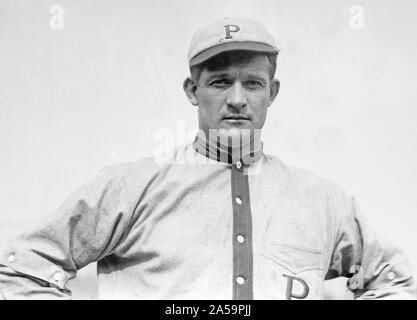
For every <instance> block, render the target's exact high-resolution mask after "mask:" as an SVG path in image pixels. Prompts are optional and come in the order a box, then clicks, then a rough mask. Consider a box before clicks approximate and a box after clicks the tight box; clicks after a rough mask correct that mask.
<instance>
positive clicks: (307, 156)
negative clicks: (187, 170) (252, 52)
mask: <svg viewBox="0 0 417 320" xmlns="http://www.w3.org/2000/svg"><path fill="white" fill-rule="evenodd" d="M53 5H59V6H61V7H62V9H63V10H64V28H63V29H52V28H51V26H50V19H51V17H52V16H53V14H50V13H49V10H50V8H51V6H53ZM358 5H359V6H361V8H362V9H363V28H360V27H361V22H360V20H359V23H358V20H352V19H353V18H354V17H353V16H354V15H355V12H357V11H351V10H354V9H355V8H357V7H354V6H358ZM352 8H353V9H352ZM416 9H417V3H416V2H415V1H414V0H408V1H407V0H400V1H398V0H397V1H394V0H367V1H348V0H338V1H334V0H317V1H311V0H310V1H309V0H303V1H301V0H286V1H282V0H269V1H265V0H259V1H249V0H246V1H242V0H236V1H232V0H229V1H220V0H210V1H208V0H206V1H201V0H199V1H196V0H186V1H185V0H179V1H169V0H157V1H155V0H152V1H139V0H131V1H110V0H107V1H103V0H100V1H98V0H96V1H76V0H71V1H70V0H66V1H46V0H44V1H42V0H38V1H35V0H24V1H23V0H19V1H16V0H13V1H11V0H0V194H1V196H0V247H1V246H3V245H4V244H5V241H6V238H8V237H9V236H11V235H13V234H15V233H16V232H17V231H20V230H23V229H24V228H26V227H28V226H30V224H31V223H32V222H33V221H34V220H40V219H42V217H44V216H45V215H46V214H49V213H51V212H52V211H53V210H54V209H55V208H57V207H58V205H59V204H60V203H61V202H62V201H63V200H64V199H65V197H66V196H67V195H68V194H69V193H70V192H71V191H72V190H74V189H75V188H76V187H78V186H79V185H80V184H82V183H84V182H86V181H87V180H88V179H90V178H91V177H93V176H94V175H95V174H97V172H98V171H99V170H100V169H101V168H103V167H104V166H106V165H112V164H117V163H122V162H127V161H133V160H135V159H139V158H141V157H144V156H149V155H152V154H153V152H154V150H155V148H156V147H157V146H158V145H160V142H159V141H157V140H155V136H156V133H157V132H158V130H161V129H170V130H173V132H174V133H175V132H176V130H177V126H178V125H179V126H185V128H186V130H187V131H191V132H192V131H193V130H194V129H195V128H196V126H197V112H196V108H195V107H193V106H191V105H190V104H189V102H188V100H187V99H186V97H185V94H184V93H183V91H182V81H183V79H184V78H185V77H186V76H187V75H188V67H187V59H186V54H187V49H188V44H189V41H190V39H191V36H192V34H193V33H194V31H195V30H196V28H198V27H200V26H201V25H204V24H206V23H209V22H212V21H214V20H219V19H222V18H224V17H227V16H240V17H246V18H252V19H255V20H259V21H262V22H263V23H264V24H265V25H266V26H267V28H268V29H269V30H270V31H271V33H272V34H273V36H274V37H275V38H276V40H277V41H278V43H279V45H280V47H281V53H280V55H279V57H278V68H277V74H276V75H277V77H278V78H279V79H280V81H281V91H280V94H279V96H278V98H277V100H276V102H275V103H274V104H273V105H272V107H271V108H270V110H269V114H268V119H267V122H266V125H265V129H264V132H263V141H264V151H265V152H266V153H269V154H274V155H276V156H278V157H279V158H281V159H282V160H283V161H284V162H286V163H287V164H290V165H293V166H297V167H301V168H305V169H308V170H310V171H312V172H314V173H316V174H318V175H320V176H324V177H327V178H329V179H331V180H333V181H335V182H337V183H339V184H340V185H342V186H344V187H346V189H347V190H349V191H350V192H351V193H353V194H355V195H357V196H358V198H359V202H360V204H361V207H362V209H363V211H364V213H365V214H366V215H367V217H368V219H369V220H370V222H371V223H372V225H373V226H374V228H375V229H377V230H378V231H379V232H380V233H381V234H383V235H385V236H386V237H387V238H388V239H390V240H391V241H393V242H395V243H396V244H397V245H398V246H400V247H401V248H402V249H403V250H404V251H405V252H406V254H407V255H408V256H409V258H410V260H411V262H412V264H413V267H414V269H415V270H417V251H416V244H417V241H416V240H417V235H416V231H415V230H416V227H417V214H416V213H417V105H416V103H417V90H416V83H417V38H416V33H417V19H416V12H417V11H416ZM355 22H356V23H355ZM358 28H359V29H358ZM177 143H181V139H180V138H178V141H177ZM91 268H92V267H90V269H89V270H90V271H88V272H92V271H91V270H93V269H91ZM93 271H94V270H93Z"/></svg>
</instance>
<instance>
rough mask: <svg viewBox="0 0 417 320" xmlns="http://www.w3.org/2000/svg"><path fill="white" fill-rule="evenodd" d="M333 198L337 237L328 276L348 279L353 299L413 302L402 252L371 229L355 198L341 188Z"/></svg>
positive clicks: (410, 279)
mask: <svg viewBox="0 0 417 320" xmlns="http://www.w3.org/2000/svg"><path fill="white" fill-rule="evenodd" d="M335 197H336V203H337V204H336V211H337V220H338V222H337V238H336V245H335V248H334V251H333V255H332V258H331V262H330V267H329V274H333V276H332V277H335V276H345V277H348V278H349V279H348V281H347V287H348V289H349V290H350V291H352V292H353V294H354V297H355V299H416V284H415V279H414V277H413V272H412V268H411V265H410V263H409V261H408V260H407V258H406V256H405V255H404V253H403V252H402V251H401V250H400V249H399V248H398V247H396V246H395V245H393V244H392V243H390V242H388V241H387V240H386V239H384V238H383V237H381V236H380V235H379V234H377V233H376V232H375V231H374V230H373V229H372V227H371V226H370V224H369V222H368V221H367V219H366V217H365V216H364V215H363V213H362V212H361V210H360V208H359V205H358V202H357V200H356V199H355V198H354V197H352V196H350V195H348V194H347V193H346V192H345V191H344V190H340V189H339V190H337V191H336V192H335Z"/></svg>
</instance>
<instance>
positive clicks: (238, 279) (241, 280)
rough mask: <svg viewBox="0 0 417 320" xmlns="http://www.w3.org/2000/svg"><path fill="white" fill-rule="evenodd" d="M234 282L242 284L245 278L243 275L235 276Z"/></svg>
mask: <svg viewBox="0 0 417 320" xmlns="http://www.w3.org/2000/svg"><path fill="white" fill-rule="evenodd" d="M236 282H237V284H240V285H242V284H244V283H245V278H243V277H237V278H236Z"/></svg>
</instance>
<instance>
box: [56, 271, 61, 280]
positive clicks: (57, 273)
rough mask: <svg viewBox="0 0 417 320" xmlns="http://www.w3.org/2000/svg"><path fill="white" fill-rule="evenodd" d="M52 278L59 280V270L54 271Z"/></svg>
mask: <svg viewBox="0 0 417 320" xmlns="http://www.w3.org/2000/svg"><path fill="white" fill-rule="evenodd" d="M54 280H55V281H59V280H61V274H60V273H59V272H55V273H54Z"/></svg>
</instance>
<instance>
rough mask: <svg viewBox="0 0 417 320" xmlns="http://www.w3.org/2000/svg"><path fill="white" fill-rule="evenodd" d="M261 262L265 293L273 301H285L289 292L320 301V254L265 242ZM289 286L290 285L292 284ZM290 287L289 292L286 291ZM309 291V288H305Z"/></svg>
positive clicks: (321, 266)
mask: <svg viewBox="0 0 417 320" xmlns="http://www.w3.org/2000/svg"><path fill="white" fill-rule="evenodd" d="M261 256H262V257H263V258H264V259H263V260H264V263H263V267H262V268H263V270H264V271H265V273H264V275H263V278H264V279H263V280H264V283H265V284H266V285H265V287H264V289H263V290H265V293H266V294H267V295H268V296H271V297H274V298H275V299H285V298H286V297H288V290H290V292H292V293H294V296H297V293H301V292H306V294H305V295H303V297H302V299H304V298H306V299H321V298H322V289H323V263H324V254H323V252H322V251H320V250H317V249H313V248H307V247H303V246H299V245H293V244H287V243H281V242H280V243H278V242H273V241H267V242H265V244H264V245H263V248H262V250H261ZM291 281H292V283H289V282H291ZM289 285H290V286H291V288H290V289H289ZM306 287H308V288H306Z"/></svg>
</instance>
